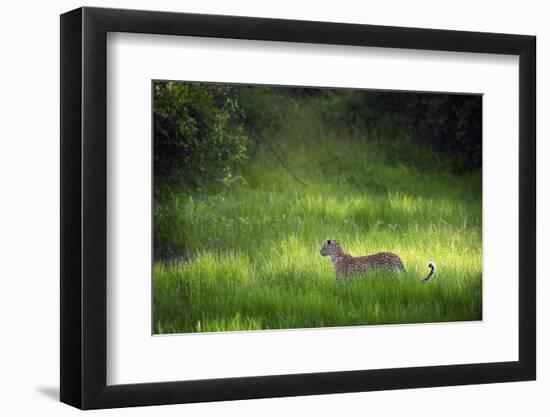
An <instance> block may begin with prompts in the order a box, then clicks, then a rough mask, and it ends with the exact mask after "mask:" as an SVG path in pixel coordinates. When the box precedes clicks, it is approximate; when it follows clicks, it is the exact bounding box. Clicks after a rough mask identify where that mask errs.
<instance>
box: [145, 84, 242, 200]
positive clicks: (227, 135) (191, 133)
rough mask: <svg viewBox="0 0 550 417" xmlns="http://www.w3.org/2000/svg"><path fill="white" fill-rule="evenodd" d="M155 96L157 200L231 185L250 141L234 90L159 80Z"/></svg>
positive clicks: (218, 86) (154, 91)
mask: <svg viewBox="0 0 550 417" xmlns="http://www.w3.org/2000/svg"><path fill="white" fill-rule="evenodd" d="M153 94H154V177H155V197H156V198H157V199H158V198H161V197H163V198H164V197H166V196H169V195H170V194H171V193H172V192H178V191H180V192H181V191H193V190H197V189H200V188H201V187H202V186H203V185H204V183H205V182H209V181H214V182H218V183H222V184H223V183H227V182H229V181H231V180H232V179H233V178H234V177H235V175H236V173H237V172H238V168H239V167H240V166H241V165H242V163H243V162H244V161H245V160H246V158H247V145H248V142H249V140H248V137H247V135H246V132H245V129H244V126H243V124H242V119H241V109H240V108H239V104H238V102H237V100H236V98H235V95H234V91H233V88H232V87H230V86H225V85H217V84H198V83H174V82H164V81H158V82H155V83H154V85H153Z"/></svg>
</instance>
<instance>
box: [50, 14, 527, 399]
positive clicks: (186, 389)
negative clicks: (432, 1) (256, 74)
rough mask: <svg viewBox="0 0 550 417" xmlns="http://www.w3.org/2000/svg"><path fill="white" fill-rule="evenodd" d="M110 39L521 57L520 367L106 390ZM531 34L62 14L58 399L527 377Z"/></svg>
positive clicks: (285, 392) (252, 393) (320, 390)
mask: <svg viewBox="0 0 550 417" xmlns="http://www.w3.org/2000/svg"><path fill="white" fill-rule="evenodd" d="M108 32H131V33H146V34H163V35H186V36H199V37H215V38H234V39H254V40H268V41H286V42H305V43H319V44H333V45H356V46H371V47H381V48H404V49H420V50H439V51H455V52H476V53H490V54H507V55H517V56H519V103H518V108H519V132H518V134H519V155H518V158H519V270H518V274H519V275H518V276H519V292H518V298H519V360H518V361H512V362H495V363H477V364H467V365H455V364H449V365H444V366H427V367H411V368H397V369H376V370H356V371H342V372H324V373H308V374H292V375H273V376H256V377H239V378H224V379H208V380H196V381H176V382H162V383H140V384H128V385H107V383H106V381H107V379H106V376H107V343H106V330H107V303H106V300H107V284H106V282H107V253H106V247H107V180H108V178H107V143H106V127H107V111H106V93H107V91H106V90H107V87H106V85H107V83H106V81H107V80H106V76H107V73H106V60H107V57H106V56H107V54H106V44H107V42H106V39H107V33H108ZM535 51H536V38H535V37H534V36H524V35H510V34H494V33H478V32H462V31H450V30H432V29H415V28H403V27H388V26H371V25H358V24H341V23H323V22H312V21H293V20H278V19H265V18H251V17H234V16H216V15H199V14H185V13H170V12H152V11H136V10H120V9H102V8H88V7H84V8H79V9H77V10H73V11H70V12H68V13H65V14H63V15H61V53H60V57H61V310H60V315H61V357H60V359H61V382H60V383H61V401H62V402H64V403H67V404H70V405H72V406H75V407H78V408H82V409H95V408H111V407H124V406H142V405H156V404H174V403H189V402H200V401H217V400H237V399H249V398H263V397H280V396H297V395H312V394H327V393H343V392H357V391H376V390H388V389H400V388H420V387H434V386H450V385H463V384H481V383H496V382H507V381H525V380H534V379H535V377H536V314H535V310H536V304H535V301H536V262H535V261H536V259H535V257H536V188H535V185H536V176H535V173H536V163H535V162H536V158H535V155H536V145H535V135H536V132H535V123H536V120H535V117H536V116H535V108H536V91H535V87H536V81H535V80H536V77H535V75H536V69H535V67H536V65H535V64H536V52H535Z"/></svg>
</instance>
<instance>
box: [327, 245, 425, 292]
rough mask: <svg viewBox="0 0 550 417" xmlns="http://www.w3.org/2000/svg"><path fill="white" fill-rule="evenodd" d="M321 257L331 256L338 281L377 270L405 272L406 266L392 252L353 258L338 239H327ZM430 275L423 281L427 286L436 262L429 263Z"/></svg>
mask: <svg viewBox="0 0 550 417" xmlns="http://www.w3.org/2000/svg"><path fill="white" fill-rule="evenodd" d="M319 252H320V254H321V256H330V259H331V261H332V264H333V266H334V273H335V275H336V279H337V280H341V279H350V278H355V277H358V276H361V275H364V274H368V273H369V272H372V271H376V270H387V271H393V272H404V271H405V265H404V264H403V261H402V260H401V258H400V257H399V256H397V255H396V254H395V253H391V252H379V253H375V254H372V255H366V256H352V255H350V254H349V253H346V252H344V250H343V249H342V246H341V245H340V243H339V242H338V241H337V240H336V239H327V240H326V241H324V242H323V245H322V246H321V249H320V251H319ZM428 268H429V269H430V271H429V273H428V275H426V277H424V278H423V279H422V283H424V284H427V283H428V282H429V281H431V280H432V278H433V277H434V275H435V270H436V267H435V262H433V261H430V262H428Z"/></svg>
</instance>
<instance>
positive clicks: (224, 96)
mask: <svg viewBox="0 0 550 417" xmlns="http://www.w3.org/2000/svg"><path fill="white" fill-rule="evenodd" d="M152 98H153V101H152V103H153V104H152V107H153V108H152V113H153V116H152V117H153V132H152V134H153V176H154V180H153V182H154V186H153V188H154V189H153V252H154V253H153V271H152V285H153V333H154V334H176V333H203V332H228V331H247V330H255V331H258V330H275V329H304V328H326V327H343V326H367V325H387V324H411V323H437V322H451V321H452V322H454V321H474V320H481V319H482V96H481V95H474V94H455V93H452V94H451V93H422V92H400V91H382V90H361V89H351V88H349V89H348V88H315V87H290V86H268V85H246V84H225V83H209V82H187V81H179V80H177V81H165V80H154V81H153V82H152Z"/></svg>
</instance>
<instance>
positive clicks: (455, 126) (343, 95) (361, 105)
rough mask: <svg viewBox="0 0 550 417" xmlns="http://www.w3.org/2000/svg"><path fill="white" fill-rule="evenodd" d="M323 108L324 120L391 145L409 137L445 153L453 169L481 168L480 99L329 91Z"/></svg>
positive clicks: (458, 95)
mask: <svg viewBox="0 0 550 417" xmlns="http://www.w3.org/2000/svg"><path fill="white" fill-rule="evenodd" d="M325 94H326V96H327V97H328V100H323V102H322V105H321V108H322V109H323V114H324V115H325V118H326V119H327V120H328V121H331V122H333V123H340V124H341V125H342V126H348V128H350V129H352V130H353V129H359V130H366V131H368V132H370V134H371V135H372V136H374V137H375V138H376V139H378V140H380V139H382V140H384V141H385V143H389V145H390V146H391V141H392V139H393V138H396V137H400V136H401V137H402V136H403V133H407V134H409V135H410V136H411V138H412V139H413V140H414V141H415V142H417V143H419V144H423V145H427V146H428V147H429V148H431V149H433V150H434V151H437V152H440V153H443V154H444V155H445V157H446V159H448V160H449V161H450V162H452V164H453V166H452V169H453V170H454V171H457V172H465V171H469V170H472V169H477V168H480V167H481V163H482V153H481V152H482V149H481V133H482V127H481V105H482V99H481V96H479V95H463V94H462V95H461V94H427V93H400V92H392V93H387V92H382V91H341V92H340V91H334V90H327V91H326V93H325Z"/></svg>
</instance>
